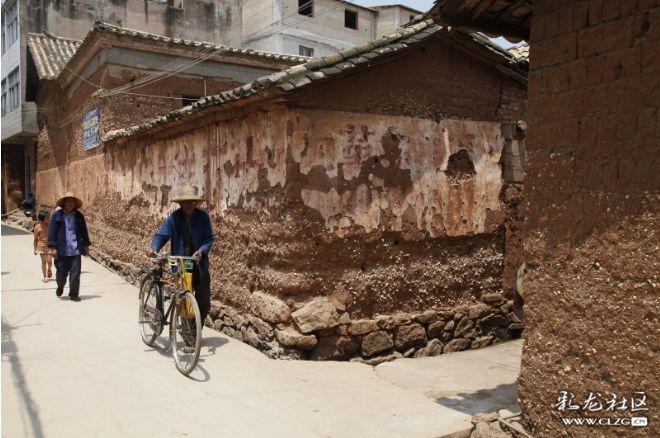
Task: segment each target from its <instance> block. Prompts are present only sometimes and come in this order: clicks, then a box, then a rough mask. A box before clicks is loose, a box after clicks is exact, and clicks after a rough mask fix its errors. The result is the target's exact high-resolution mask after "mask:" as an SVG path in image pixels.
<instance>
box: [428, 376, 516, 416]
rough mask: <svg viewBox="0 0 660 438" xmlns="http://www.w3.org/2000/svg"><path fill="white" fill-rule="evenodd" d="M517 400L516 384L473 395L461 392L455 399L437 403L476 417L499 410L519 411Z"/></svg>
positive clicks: (441, 400)
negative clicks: (476, 415)
mask: <svg viewBox="0 0 660 438" xmlns="http://www.w3.org/2000/svg"><path fill="white" fill-rule="evenodd" d="M517 399H518V383H515V382H514V383H508V384H505V385H498V386H496V387H495V388H491V389H480V390H479V391H476V392H471V393H464V392H459V393H458V394H456V396H455V397H452V398H449V397H441V398H438V399H436V400H435V402H436V403H438V404H441V405H442V406H445V407H448V408H450V409H453V410H455V411H459V412H463V413H464V414H470V415H474V414H477V413H480V412H481V413H487V412H493V411H497V410H498V409H509V410H517V409H518V408H517V403H518V402H517Z"/></svg>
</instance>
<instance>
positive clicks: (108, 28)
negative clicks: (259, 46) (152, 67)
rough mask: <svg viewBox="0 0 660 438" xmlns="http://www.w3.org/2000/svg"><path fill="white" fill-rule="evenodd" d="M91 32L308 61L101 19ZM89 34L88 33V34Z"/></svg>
mask: <svg viewBox="0 0 660 438" xmlns="http://www.w3.org/2000/svg"><path fill="white" fill-rule="evenodd" d="M93 32H106V33H112V34H116V35H127V36H130V37H133V38H139V39H142V40H146V41H160V42H163V43H168V44H170V45H175V46H181V47H189V48H194V49H198V48H199V49H213V50H218V51H219V50H221V51H222V54H223V55H227V54H229V55H247V56H256V57H260V58H265V59H269V60H275V61H283V62H289V63H291V64H300V63H303V62H306V61H309V59H310V58H309V57H307V56H298V55H289V54H284V53H274V52H265V51H262V50H253V49H241V48H237V47H230V46H225V45H221V44H215V43H209V42H206V41H193V40H186V39H182V38H170V37H166V36H163V35H156V34H153V33H148V32H142V31H139V30H135V29H128V28H125V27H119V26H114V25H112V24H108V23H104V22H102V21H97V22H96V23H94V27H93V28H92V30H91V31H90V33H93ZM88 35H89V34H88Z"/></svg>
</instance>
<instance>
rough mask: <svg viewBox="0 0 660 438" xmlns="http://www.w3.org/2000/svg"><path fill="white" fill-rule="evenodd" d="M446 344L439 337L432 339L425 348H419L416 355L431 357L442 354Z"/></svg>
mask: <svg viewBox="0 0 660 438" xmlns="http://www.w3.org/2000/svg"><path fill="white" fill-rule="evenodd" d="M443 346H444V344H443V343H442V341H440V340H439V339H431V340H430V341H429V342H428V343H427V344H426V346H425V347H424V348H422V349H419V350H417V352H416V353H415V357H430V356H437V355H439V354H442V347H443Z"/></svg>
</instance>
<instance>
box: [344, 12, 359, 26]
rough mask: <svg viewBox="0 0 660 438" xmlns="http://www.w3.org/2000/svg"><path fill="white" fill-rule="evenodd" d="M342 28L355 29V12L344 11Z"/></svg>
mask: <svg viewBox="0 0 660 438" xmlns="http://www.w3.org/2000/svg"><path fill="white" fill-rule="evenodd" d="M344 27H348V28H349V29H357V12H355V11H349V10H348V9H346V10H345V11H344Z"/></svg>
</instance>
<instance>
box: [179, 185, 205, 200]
mask: <svg viewBox="0 0 660 438" xmlns="http://www.w3.org/2000/svg"><path fill="white" fill-rule="evenodd" d="M183 201H206V199H204V198H202V197H201V196H198V195H197V191H196V190H195V189H194V188H193V186H191V185H190V184H184V185H183V187H181V189H180V190H179V194H178V195H177V196H175V197H174V198H172V201H171V202H183Z"/></svg>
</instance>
